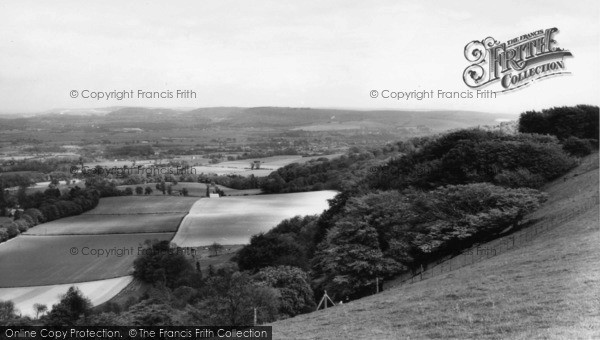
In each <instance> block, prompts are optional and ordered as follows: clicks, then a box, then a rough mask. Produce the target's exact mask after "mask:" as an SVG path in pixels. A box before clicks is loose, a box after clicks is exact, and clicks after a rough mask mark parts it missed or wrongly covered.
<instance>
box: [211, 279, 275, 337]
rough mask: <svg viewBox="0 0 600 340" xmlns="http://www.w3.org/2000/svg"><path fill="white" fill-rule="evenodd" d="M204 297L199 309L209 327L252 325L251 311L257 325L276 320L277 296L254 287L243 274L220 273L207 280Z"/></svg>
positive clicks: (273, 291)
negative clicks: (205, 313) (256, 315)
mask: <svg viewBox="0 0 600 340" xmlns="http://www.w3.org/2000/svg"><path fill="white" fill-rule="evenodd" d="M206 287H207V288H208V290H209V292H208V297H207V298H206V299H204V300H203V301H202V302H201V304H200V305H199V307H200V309H204V310H206V311H207V314H208V316H209V319H208V322H209V324H212V325H231V326H240V325H252V322H253V314H254V313H253V309H254V308H256V309H257V314H258V320H259V322H261V323H264V322H270V321H273V320H275V319H276V316H277V310H278V295H277V291H276V290H275V289H274V288H270V287H265V286H261V285H258V284H256V283H254V282H253V281H252V279H251V278H250V276H249V275H248V274H247V273H243V272H231V271H226V272H222V273H221V275H215V276H212V277H210V278H208V281H207V284H206Z"/></svg>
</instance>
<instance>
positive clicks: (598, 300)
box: [273, 154, 600, 339]
mask: <svg viewBox="0 0 600 340" xmlns="http://www.w3.org/2000/svg"><path fill="white" fill-rule="evenodd" d="M598 185H599V183H598V154H595V155H592V156H590V157H588V158H586V159H585V160H584V161H583V163H582V164H581V165H580V166H579V167H577V168H576V169H574V170H573V171H571V172H570V173H569V174H568V175H567V176H565V177H564V178H560V179H558V180H556V181H555V182H554V183H551V184H550V185H548V186H547V187H546V188H545V190H546V191H547V192H548V193H549V194H550V199H549V201H548V202H547V203H546V204H545V205H544V206H543V207H542V208H541V209H540V210H539V211H538V212H536V213H535V214H534V215H533V216H532V217H533V218H538V219H539V220H538V222H537V223H542V224H543V223H548V221H549V220H550V219H552V218H554V217H556V216H558V215H560V214H564V213H565V212H567V211H569V210H572V209H574V208H575V207H577V206H580V205H581V204H582V203H583V202H584V201H587V200H589V197H593V196H594V195H598ZM598 214H599V209H598V205H596V206H594V207H592V208H591V209H589V210H587V211H586V212H583V213H581V214H579V215H578V216H576V217H574V218H573V219H571V220H570V221H567V222H565V223H564V224H562V225H560V226H558V227H556V228H555V229H552V230H549V231H547V232H545V233H542V234H540V235H539V236H538V238H536V239H534V240H533V241H532V242H531V243H530V244H528V245H524V246H523V247H521V248H516V249H514V250H512V251H508V252H506V253H503V254H501V255H498V256H496V257H492V258H490V259H489V260H487V261H482V262H479V263H476V264H474V265H471V266H467V267H464V268H461V269H459V270H456V271H453V272H449V273H446V274H442V275H440V276H436V277H433V278H431V279H428V280H424V281H422V282H418V283H415V284H412V285H405V286H401V287H397V288H393V289H390V290H387V291H384V292H382V293H380V294H378V295H375V296H371V297H367V298H364V299H360V300H356V301H353V302H350V303H347V304H344V305H338V306H336V307H334V308H329V309H327V310H326V311H319V312H315V313H311V314H305V315H301V316H298V317H295V318H292V319H288V320H283V321H280V322H276V323H274V324H273V338H274V339H281V338H286V339H289V338H293V339H315V338H318V339H343V338H355V339H356V338H360V339H424V338H433V339H449V338H451V339H467V338H468V339H506V338H508V339H531V338H557V339H567V338H568V339H573V338H598V337H600V323H598V320H599V319H600V288H599V287H600V269H599V267H598V263H600V249H599V248H598V241H599V237H598V236H599V235H600V226H599V217H598V216H599V215H598Z"/></svg>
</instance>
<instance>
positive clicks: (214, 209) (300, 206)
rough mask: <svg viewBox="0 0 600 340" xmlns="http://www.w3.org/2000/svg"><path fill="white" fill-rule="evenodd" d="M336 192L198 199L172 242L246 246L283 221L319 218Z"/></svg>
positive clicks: (194, 245)
mask: <svg viewBox="0 0 600 340" xmlns="http://www.w3.org/2000/svg"><path fill="white" fill-rule="evenodd" d="M335 195H336V192H335V191H313V192H303V193H293V194H276V195H259V196H247V197H221V198H210V199H201V200H199V201H198V202H197V203H196V204H194V206H193V207H192V208H191V209H190V213H189V214H188V215H187V216H186V217H185V218H184V219H183V221H182V222H181V225H180V227H179V230H178V231H177V234H176V235H175V237H174V239H173V242H175V243H177V245H179V246H185V247H198V246H204V245H209V244H212V243H213V242H218V243H221V244H246V243H248V242H249V240H250V237H251V236H252V235H255V234H258V233H260V232H266V231H269V230H270V229H272V228H273V227H275V226H276V225H277V224H278V223H279V222H281V221H282V220H284V219H286V218H291V217H294V216H297V215H301V216H303V215H314V214H320V213H322V212H323V210H325V209H327V208H328V202H327V200H328V199H331V198H333V197H334V196H335Z"/></svg>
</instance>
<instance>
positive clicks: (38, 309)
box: [33, 303, 48, 319]
mask: <svg viewBox="0 0 600 340" xmlns="http://www.w3.org/2000/svg"><path fill="white" fill-rule="evenodd" d="M33 309H34V310H35V318H36V319H39V318H40V315H44V313H46V312H47V311H48V306H46V305H44V304H41V303H35V304H33Z"/></svg>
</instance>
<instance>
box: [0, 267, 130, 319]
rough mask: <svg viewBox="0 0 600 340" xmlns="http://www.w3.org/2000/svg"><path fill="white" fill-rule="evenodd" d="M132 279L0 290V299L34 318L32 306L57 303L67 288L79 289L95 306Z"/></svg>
mask: <svg viewBox="0 0 600 340" xmlns="http://www.w3.org/2000/svg"><path fill="white" fill-rule="evenodd" d="M132 279H133V278H132V277H131V276H123V277H117V278H114V279H107V280H99V281H90V282H82V283H75V284H62V285H51V286H35V287H19V288H0V299H1V300H11V301H12V302H13V303H14V304H15V308H17V309H18V310H19V311H20V312H21V313H22V314H23V315H30V316H35V310H34V308H33V305H34V304H36V303H41V304H44V305H46V306H48V307H50V306H52V305H53V304H55V303H58V301H59V300H60V296H61V295H63V294H64V293H66V292H67V290H68V289H69V287H72V286H75V287H77V288H79V290H80V291H81V292H82V293H83V295H84V296H87V297H90V300H91V302H92V304H93V305H94V306H97V305H99V304H101V303H104V302H106V301H108V300H110V299H111V298H112V297H113V296H115V295H116V294H118V293H119V292H120V291H121V290H122V289H123V288H125V287H126V286H127V285H128V284H129V283H130V282H131V281H132Z"/></svg>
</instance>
